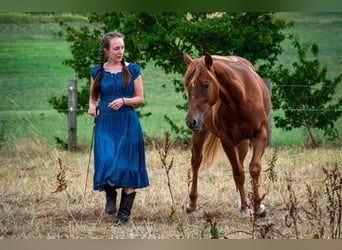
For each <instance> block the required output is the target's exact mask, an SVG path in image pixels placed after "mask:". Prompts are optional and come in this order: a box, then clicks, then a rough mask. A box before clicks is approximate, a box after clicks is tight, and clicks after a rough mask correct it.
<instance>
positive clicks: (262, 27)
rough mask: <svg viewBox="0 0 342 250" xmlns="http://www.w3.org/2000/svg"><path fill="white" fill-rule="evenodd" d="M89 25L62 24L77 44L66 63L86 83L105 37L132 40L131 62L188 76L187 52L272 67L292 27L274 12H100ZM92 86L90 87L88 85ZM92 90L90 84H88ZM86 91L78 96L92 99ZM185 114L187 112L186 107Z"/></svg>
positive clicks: (83, 105) (59, 102) (179, 85)
mask: <svg viewBox="0 0 342 250" xmlns="http://www.w3.org/2000/svg"><path fill="white" fill-rule="evenodd" d="M88 22H89V24H87V25H85V26H83V27H81V28H73V27H72V26H71V25H69V24H67V23H65V22H61V23H60V25H61V27H63V28H64V32H61V33H60V35H61V36H64V37H65V39H66V40H67V41H68V42H71V53H72V58H71V59H68V60H66V61H65V62H64V63H65V64H66V65H68V66H70V67H71V68H73V69H74V70H75V72H76V73H77V76H78V77H79V78H80V79H88V78H89V72H90V68H91V66H92V65H95V64H98V61H99V49H100V46H99V43H100V39H101V37H102V35H103V34H105V33H107V32H109V31H112V30H118V31H120V32H122V33H123V34H125V35H126V37H125V45H126V48H127V54H126V59H127V61H134V62H136V63H138V64H139V65H140V66H141V67H142V68H144V67H145V66H146V64H147V62H149V61H153V62H154V64H155V66H158V67H161V68H162V69H163V70H164V71H165V73H173V74H181V75H183V74H184V72H185V69H186V68H185V66H186V65H185V63H184V62H183V58H182V53H183V51H187V52H188V53H190V54H191V55H192V56H193V57H198V56H200V55H201V54H202V53H203V52H205V51H207V52H209V53H211V54H217V55H231V54H235V55H240V56H243V57H245V58H247V59H248V60H250V61H251V62H252V63H255V62H256V61H257V60H263V61H264V62H267V64H265V65H261V67H266V65H272V64H273V63H274V61H275V59H276V58H277V56H278V55H279V54H280V53H281V51H282V48H281V46H280V42H281V41H283V40H284V39H285V36H284V35H283V34H282V33H281V30H282V29H285V28H287V27H289V26H290V23H287V22H285V21H284V20H281V19H277V18H275V17H274V15H273V13H207V12H191V13H185V12H184V13H182V12H176V13H174V12H162V13H161V12H160V13H147V12H115V13H101V14H99V13H95V14H90V15H89V16H88ZM88 84H89V82H88V83H87V85H88ZM173 84H174V88H175V91H176V92H181V93H183V98H184V99H186V93H185V91H184V88H183V82H182V81H181V80H176V79H173ZM88 86H89V85H88ZM88 86H84V87H83V88H86V91H83V90H81V93H78V96H81V95H86V96H88V95H89V93H88V92H89V91H88ZM87 99H88V98H82V100H83V101H79V102H78V103H79V107H78V108H80V109H84V110H86V109H87V105H88V101H87ZM50 103H51V104H53V106H54V108H56V109H60V107H61V106H62V107H64V109H66V103H65V99H63V98H56V97H53V98H51V99H50ZM178 108H179V109H186V103H185V104H184V105H180V106H179V107H178Z"/></svg>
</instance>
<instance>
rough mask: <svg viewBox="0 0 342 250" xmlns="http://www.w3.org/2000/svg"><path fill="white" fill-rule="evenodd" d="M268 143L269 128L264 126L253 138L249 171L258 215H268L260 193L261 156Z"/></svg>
mask: <svg viewBox="0 0 342 250" xmlns="http://www.w3.org/2000/svg"><path fill="white" fill-rule="evenodd" d="M266 143H267V129H266V128H262V129H261V130H260V132H259V133H258V134H257V135H256V137H255V138H253V140H252V144H253V156H252V160H251V162H250V164H249V172H250V175H251V177H252V189H253V196H254V197H253V202H254V211H255V212H256V214H257V216H260V217H264V216H265V215H266V208H265V205H264V204H262V203H261V201H262V199H263V198H262V197H261V196H260V193H259V187H260V183H259V181H260V172H261V158H262V156H263V154H264V151H265V148H266Z"/></svg>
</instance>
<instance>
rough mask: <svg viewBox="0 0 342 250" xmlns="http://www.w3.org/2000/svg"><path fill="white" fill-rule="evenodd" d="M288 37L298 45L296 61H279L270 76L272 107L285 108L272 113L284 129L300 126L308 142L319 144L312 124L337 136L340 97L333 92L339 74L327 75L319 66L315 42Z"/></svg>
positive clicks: (339, 79) (314, 144)
mask: <svg viewBox="0 0 342 250" xmlns="http://www.w3.org/2000/svg"><path fill="white" fill-rule="evenodd" d="M290 39H292V44H293V46H294V47H295V48H296V49H297V52H298V62H294V63H292V66H293V69H292V70H290V69H288V68H285V67H284V66H283V65H279V66H277V67H276V68H275V69H274V70H272V73H271V74H270V76H269V77H270V78H271V79H272V83H273V86H272V98H274V100H273V109H282V110H283V111H284V115H275V116H274V121H275V126H276V127H279V128H283V129H285V130H292V129H293V128H300V127H303V128H304V129H305V131H306V132H307V135H308V137H309V139H310V141H311V145H312V146H318V144H319V142H318V141H317V139H316V136H315V134H314V131H313V130H314V129H315V128H316V129H319V130H323V131H324V135H325V136H328V137H329V138H336V137H338V131H337V130H336V128H335V122H336V120H337V119H338V118H339V117H340V116H341V114H342V111H341V109H339V108H340V107H341V105H342V98H340V99H338V100H335V101H334V94H335V92H336V87H337V84H338V83H339V82H341V78H342V74H339V75H338V76H337V77H336V78H334V79H332V80H330V79H328V78H327V72H328V70H327V68H326V67H323V68H322V67H321V66H320V63H319V60H318V46H317V45H316V44H304V45H302V44H300V42H299V40H298V38H295V37H293V36H291V37H290ZM309 49H310V51H309ZM308 51H309V52H311V58H310V55H308Z"/></svg>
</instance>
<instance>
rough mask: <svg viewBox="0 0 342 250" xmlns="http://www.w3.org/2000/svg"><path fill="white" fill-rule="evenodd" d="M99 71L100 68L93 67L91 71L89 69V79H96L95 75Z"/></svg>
mask: <svg viewBox="0 0 342 250" xmlns="http://www.w3.org/2000/svg"><path fill="white" fill-rule="evenodd" d="M99 71H100V67H99V66H94V67H93V68H92V69H91V77H92V78H93V79H95V78H96V76H97V74H98V73H99Z"/></svg>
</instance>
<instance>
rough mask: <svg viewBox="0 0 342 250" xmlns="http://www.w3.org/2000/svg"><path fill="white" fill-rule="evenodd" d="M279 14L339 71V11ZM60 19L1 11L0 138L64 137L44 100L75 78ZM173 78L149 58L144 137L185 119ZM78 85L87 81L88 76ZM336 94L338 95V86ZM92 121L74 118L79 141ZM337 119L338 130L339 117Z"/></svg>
mask: <svg viewBox="0 0 342 250" xmlns="http://www.w3.org/2000/svg"><path fill="white" fill-rule="evenodd" d="M277 15H278V16H279V17H281V18H285V19H287V20H293V21H294V22H295V25H294V26H293V27H291V28H290V29H289V30H286V31H285V32H286V33H295V34H298V35H299V36H300V39H301V40H302V41H305V42H315V43H317V44H318V46H319V49H320V52H319V58H320V61H321V63H322V65H325V66H327V68H328V70H329V74H331V75H332V76H336V75H337V74H338V73H341V66H342V46H341V42H342V32H341V31H342V14H341V13H330V14H329V13H324V14H322V13H320V14H314V13H278V14H277ZM18 16H19V17H20V18H18ZM72 17H75V18H74V19H73V18H72ZM58 18H59V19H61V18H64V20H66V21H70V22H71V21H72V22H73V25H75V26H79V25H82V23H84V20H85V18H84V17H82V16H81V15H75V16H73V15H71V14H59V16H58ZM58 18H56V17H55V16H53V15H48V16H44V15H43V16H39V15H35V16H33V17H32V16H30V15H29V14H24V13H14V14H11V15H9V14H6V13H1V14H0V65H1V67H0V121H1V122H0V133H4V135H1V138H5V139H6V140H7V141H10V140H11V141H12V140H21V139H22V138H25V137H36V136H39V137H40V138H41V139H42V140H45V141H47V142H49V143H55V139H54V138H55V137H56V136H57V137H59V138H61V139H64V140H66V137H67V118H66V116H65V115H63V114H59V113H57V111H55V110H54V109H53V108H52V107H51V105H50V104H49V103H48V102H47V100H48V99H49V98H50V97H51V96H53V95H57V96H60V95H62V94H66V93H67V83H68V80H70V79H75V78H76V75H75V73H74V72H73V71H72V69H71V68H69V67H66V66H64V65H62V61H63V60H65V59H68V58H70V57H71V55H70V51H69V48H68V47H69V44H68V43H67V42H65V41H64V40H61V39H59V38H58V35H57V34H58V31H59V30H60V27H59V25H58V23H56V20H58ZM14 20H16V21H14ZM282 46H283V47H284V53H283V54H282V55H281V56H280V57H279V59H280V61H281V62H282V63H284V64H288V65H289V64H291V62H292V61H294V60H296V59H297V56H296V52H295V51H294V50H293V49H292V48H291V46H290V45H289V42H288V41H285V42H284V43H283V44H282ZM174 77H175V76H174V75H166V74H165V73H164V72H163V71H162V70H160V69H158V68H155V67H153V64H152V63H149V64H148V66H147V67H146V68H145V69H143V83H144V91H145V102H146V106H145V107H144V109H143V111H144V112H152V115H151V116H150V117H144V118H142V119H141V123H142V127H143V130H144V133H145V134H146V135H147V136H151V137H158V138H163V135H164V132H165V131H166V130H170V126H169V125H168V124H167V123H166V121H165V120H164V116H165V115H168V116H169V117H170V118H171V119H172V120H173V121H174V122H175V123H176V124H177V125H179V126H182V125H183V124H184V117H185V113H184V112H183V111H179V110H178V109H176V105H177V104H183V103H184V100H183V98H182V96H181V94H180V93H175V91H174V88H173V84H172V79H173V78H174ZM178 77H182V76H178ZM78 84H79V85H83V84H86V81H84V80H83V81H79V82H78ZM338 96H339V97H341V96H342V87H341V86H339V88H338ZM92 124H93V119H92V118H91V117H89V116H87V115H83V116H79V117H78V127H77V133H78V143H79V144H86V145H88V144H89V143H90V138H91V131H92ZM337 124H338V128H339V130H340V132H341V128H342V122H341V119H340V120H339V121H338V123H337ZM1 131H3V132H1ZM272 138H273V144H274V145H278V144H281V145H287V146H293V145H301V144H303V140H304V139H305V136H304V135H303V132H302V130H300V129H298V130H294V131H291V132H285V131H283V130H281V129H277V128H274V127H273V128H272Z"/></svg>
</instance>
